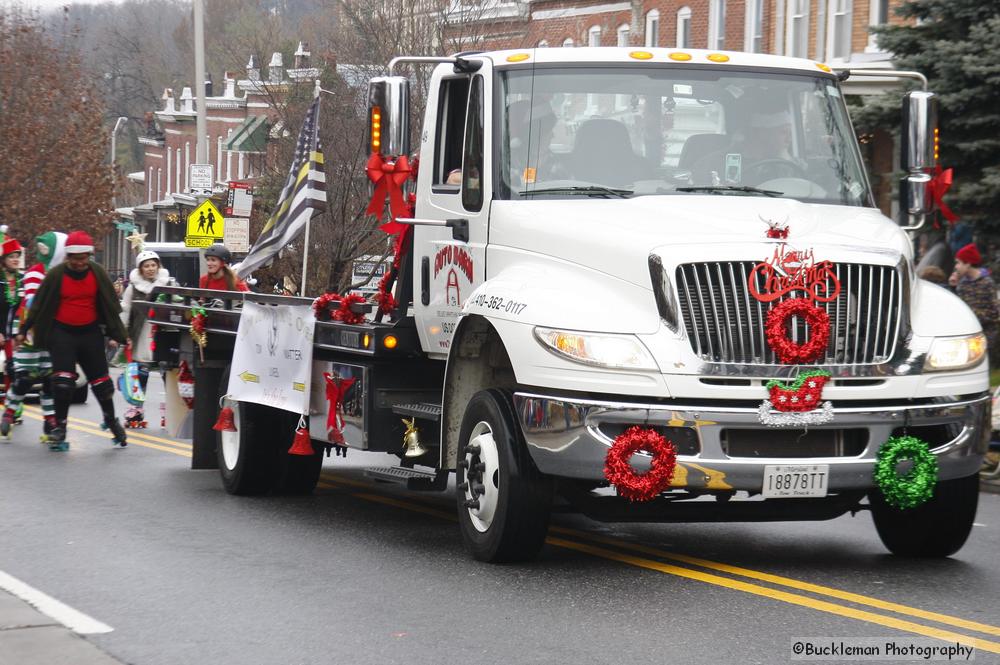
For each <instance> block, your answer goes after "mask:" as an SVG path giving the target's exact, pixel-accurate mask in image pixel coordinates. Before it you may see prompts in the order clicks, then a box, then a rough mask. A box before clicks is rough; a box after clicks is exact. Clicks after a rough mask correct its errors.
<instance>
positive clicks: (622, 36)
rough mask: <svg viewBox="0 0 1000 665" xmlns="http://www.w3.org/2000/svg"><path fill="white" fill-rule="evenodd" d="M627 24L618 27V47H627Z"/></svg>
mask: <svg viewBox="0 0 1000 665" xmlns="http://www.w3.org/2000/svg"><path fill="white" fill-rule="evenodd" d="M628 31H629V27H628V23H625V24H623V25H620V26H618V46H628Z"/></svg>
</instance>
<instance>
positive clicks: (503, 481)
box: [372, 48, 989, 559]
mask: <svg viewBox="0 0 1000 665" xmlns="http://www.w3.org/2000/svg"><path fill="white" fill-rule="evenodd" d="M397 60H399V63H394V64H401V63H403V62H405V61H406V60H407V59H406V58H401V59H397ZM414 60H415V61H416V60H422V61H427V60H432V59H414ZM391 85H397V86H399V87H398V90H397V92H396V93H387V92H386V91H387V90H388V86H391ZM372 89H373V91H374V92H373V99H375V98H379V99H381V100H382V101H381V102H380V103H383V104H385V103H389V104H390V105H393V104H395V105H397V107H396V112H395V113H394V114H393V117H397V118H401V117H406V113H407V111H406V108H407V104H406V102H405V94H406V93H405V79H402V77H392V76H390V77H386V78H384V79H380V80H378V81H375V82H373V88H372ZM399 90H402V92H398V91H399ZM387 94H388V97H386V95H387ZM400 95H403V98H402V99H401V98H400ZM387 99H388V100H391V101H388V102H387V101H386V100H387ZM932 102H933V100H932V96H931V95H926V94H925V95H924V96H922V97H920V96H919V95H918V96H917V97H916V98H914V100H912V101H910V102H908V103H911V105H912V108H913V109H916V110H915V111H914V112H913V113H911V114H910V116H908V123H909V125H908V127H907V129H906V131H904V135H905V136H906V137H907V139H906V146H905V147H904V150H905V151H907V155H904V166H905V167H906V168H907V169H908V171H909V174H908V175H907V178H906V180H905V181H904V183H902V186H901V190H902V191H903V192H904V193H905V198H904V200H903V202H902V203H903V205H902V210H903V213H902V219H900V220H898V221H894V220H892V219H889V218H887V217H886V216H885V215H883V214H882V213H881V212H880V211H879V210H878V209H877V208H876V207H875V204H874V199H873V196H872V191H871V186H870V184H869V182H868V178H867V175H866V173H865V169H864V167H863V164H862V160H861V156H860V152H859V149H858V145H857V141H856V138H855V135H854V131H853V129H852V127H851V123H850V118H849V116H848V113H847V109H846V106H845V104H844V99H843V94H842V92H841V88H840V81H839V79H838V76H837V74H836V73H835V72H833V71H831V69H830V68H829V67H827V66H826V65H823V64H821V63H815V62H812V61H808V60H800V59H793V58H786V57H778V56H767V55H757V54H749V53H736V52H732V53H722V52H708V51H698V50H684V51H679V50H675V49H658V48H650V49H645V50H636V49H627V48H619V49H615V48H578V49H535V50H531V49H529V50H514V51H501V52H491V53H471V54H460V55H459V56H456V57H453V58H444V59H439V64H437V66H436V68H435V69H434V72H433V76H432V78H431V83H430V88H429V90H428V96H427V106H426V114H425V117H424V122H423V128H422V130H420V131H419V134H418V137H419V138H418V145H417V146H416V148H415V150H414V152H416V153H418V155H419V164H420V168H419V174H418V176H417V178H416V183H415V187H414V189H413V193H414V194H415V200H416V205H415V214H414V217H413V219H404V220H401V221H403V222H405V223H408V224H412V225H413V226H414V233H413V244H412V257H411V260H410V270H411V271H412V284H413V307H412V314H413V317H414V321H415V325H416V328H417V332H418V335H419V339H420V343H421V346H422V349H423V351H424V352H425V353H426V354H427V356H428V357H429V358H433V359H440V360H442V361H445V362H446V363H447V371H446V375H445V381H444V387H443V396H442V414H441V422H442V427H441V446H440V460H439V464H440V466H441V467H442V468H444V469H456V470H457V472H458V477H459V484H460V497H459V500H460V508H459V513H460V515H461V516H462V520H461V521H462V526H463V533H464V534H465V535H466V540H467V543H471V545H470V547H471V549H472V550H473V552H474V553H475V554H476V555H477V556H480V557H482V558H490V559H492V558H496V557H498V556H500V555H499V554H498V552H501V553H502V552H511V551H522V550H524V547H523V543H521V544H520V545H519V544H518V543H516V542H513V541H512V540H511V539H514V540H517V539H518V538H522V539H523V538H525V536H524V535H523V534H524V533H525V532H528V531H531V532H532V533H535V534H536V535H537V533H544V530H543V529H542V528H541V526H539V525H540V521H539V520H537V519H536V520H534V521H533V519H532V518H531V517H530V515H532V514H536V513H546V514H547V512H546V511H547V508H546V506H547V503H546V502H547V501H549V500H550V499H549V498H546V497H550V495H551V494H552V493H553V491H556V492H558V493H560V494H562V495H564V496H567V497H570V498H571V500H572V501H573V503H574V504H575V505H577V506H578V507H580V508H581V509H582V510H584V512H587V513H588V514H591V515H593V516H596V517H602V518H607V519H635V518H636V515H637V514H639V513H643V514H646V515H647V516H649V518H650V519H661V520H666V521H670V520H675V521H683V520H719V521H724V520H731V519H745V520H782V519H827V518H830V517H835V516H837V515H840V514H842V513H844V512H845V511H847V510H853V509H856V508H857V507H858V506H868V507H871V508H872V510H873V513H874V516H875V521H876V526H877V527H878V529H879V533H880V535H881V536H882V538H883V541H884V542H885V543H886V544H887V545H888V546H889V548H890V549H892V550H893V551H896V552H899V553H906V554H937V555H945V554H950V553H951V552H953V551H955V550H956V549H957V548H958V547H960V546H961V543H962V542H964V540H965V537H966V535H967V534H968V531H969V528H970V526H971V521H972V516H973V515H974V513H975V496H976V490H975V485H976V482H977V477H976V473H977V470H978V468H979V465H980V462H981V459H982V453H983V452H984V450H985V445H986V441H987V437H988V435H989V424H988V423H989V400H988V396H987V392H986V391H987V389H988V368H987V362H986V359H985V342H984V338H983V336H982V332H981V329H980V326H979V324H978V322H977V320H976V318H975V316H974V315H973V314H972V312H971V311H970V310H969V309H968V308H967V307H966V306H965V305H964V304H963V303H962V302H961V301H960V300H959V299H958V298H957V297H956V296H954V295H953V294H951V293H950V292H948V291H947V290H945V289H942V288H940V287H937V286H935V285H932V284H930V283H928V282H925V281H922V280H920V279H918V278H917V277H916V275H915V273H914V268H913V250H912V243H911V242H910V239H909V237H908V236H907V233H906V230H905V227H906V226H907V225H916V224H919V223H920V222H921V221H922V218H923V217H924V216H925V215H926V214H928V213H929V212H930V204H929V203H928V198H927V191H926V185H927V182H928V181H929V180H930V177H931V176H930V175H928V174H929V172H930V170H931V168H932V167H933V165H934V163H933V145H932V144H933V140H934V137H935V133H934V126H933V122H934V119H933V104H932ZM387 115H388V114H387ZM402 124H403V123H402V122H396V123H395V124H394V125H393V124H392V123H391V121H390V126H388V127H387V128H385V132H386V133H387V134H389V135H390V136H396V137H397V138H398V137H399V136H400V134H399V133H398V132H399V131H402V130H408V126H406V127H405V128H404V127H402ZM393 130H396V133H395V134H393ZM386 143H387V144H388V143H389V141H387V142H386ZM404 144H405V139H403V138H398V140H397V146H402V145H404ZM407 151H408V150H407ZM390 152H391V151H390ZM794 298H800V299H807V300H808V301H809V302H810V303H811V305H812V307H813V308H814V309H813V310H811V311H815V310H819V311H821V312H822V315H823V317H824V321H828V326H829V331H828V332H829V334H828V341H826V343H825V344H824V345H823V348H822V349H819V350H818V351H817V353H816V354H814V355H813V357H811V358H810V359H809V360H808V362H787V361H783V360H782V357H781V353H779V350H778V349H776V346H775V344H774V343H773V337H772V335H775V334H778V332H776V330H773V329H770V328H774V326H773V325H771V326H770V328H769V312H770V311H771V310H772V309H774V308H776V307H777V306H778V305H780V304H781V303H783V302H785V301H787V300H791V299H794ZM781 323H782V325H781V331H780V332H781V334H780V335H779V336H780V337H782V338H783V339H784V340H785V342H784V344H785V345H789V344H790V345H793V346H794V345H799V346H801V345H804V344H805V340H807V339H809V338H812V337H813V336H814V335H815V334H816V331H815V330H813V329H812V328H811V326H810V322H809V321H808V320H807V317H804V316H802V315H801V314H799V315H790V316H788V317H786V318H785V319H784V320H783V321H782V322H781ZM824 325H826V324H824ZM807 371H821V372H825V373H826V374H827V375H828V380H827V383H826V385H825V387H824V388H823V392H822V400H823V402H824V408H825V409H827V411H828V413H827V416H828V418H827V420H825V421H822V420H821V419H819V418H812V417H811V416H801V417H798V419H796V418H794V417H793V418H791V419H788V418H786V419H784V420H783V421H781V423H782V424H775V423H774V422H769V421H767V419H766V418H764V416H763V411H762V409H763V401H764V400H765V398H766V397H767V396H768V386H769V384H771V383H773V382H775V381H779V382H780V381H786V382H788V383H792V382H794V381H795V379H796V378H797V377H799V376H800V375H802V374H803V373H804V372H807ZM769 404H770V403H769ZM772 406H773V405H772ZM779 420H780V419H779ZM633 426H641V427H644V428H651V429H653V430H655V431H656V432H658V433H659V434H661V435H662V436H663V437H664V438H665V439H667V440H669V441H670V442H671V443H672V444H673V446H674V448H675V449H676V452H677V458H676V460H677V464H676V471H675V473H674V475H673V478H672V480H671V482H670V492H669V493H667V494H664V495H662V496H660V497H658V498H657V501H655V502H650V503H651V504H653V503H655V504H658V508H656V509H653V508H652V506H642V507H641V508H643V509H644V510H643V511H640V510H639V508H640V507H639V506H636V505H633V504H630V503H629V502H627V501H623V500H622V499H621V498H620V497H619V496H615V493H614V492H613V491H608V484H609V483H608V480H607V478H606V473H605V462H606V460H607V457H608V452H609V450H610V449H611V447H612V446H613V445H614V442H615V441H616V439H617V438H618V437H620V436H622V434H623V433H624V432H625V431H626V430H628V429H629V428H630V427H633ZM910 435H912V436H916V437H918V438H919V439H920V440H921V441H923V442H925V443H926V445H927V448H928V449H929V450H930V452H931V453H932V454H933V456H934V458H935V459H936V462H937V465H938V476H937V479H938V486H937V487H938V489H937V492H936V494H935V497H934V499H932V500H931V501H929V502H928V503H927V504H925V505H923V506H921V507H920V508H914V509H912V510H909V511H904V510H898V509H895V508H893V507H891V506H886V504H885V502H884V501H882V499H881V498H880V495H879V493H878V492H877V491H876V489H875V485H874V480H873V469H874V468H875V465H876V462H877V456H878V454H879V451H880V448H881V447H882V445H883V444H884V443H886V442H887V441H888V440H890V439H892V438H893V437H899V436H910ZM651 458H652V456H651V455H650V454H648V453H647V452H642V451H640V452H639V453H638V454H636V455H635V456H634V457H632V460H631V463H632V465H633V467H635V468H636V469H637V470H638V471H639V472H641V471H644V470H647V469H649V468H650V461H651ZM904 466H905V464H904ZM474 469H479V471H478V472H472V477H471V479H470V478H469V474H470V470H474ZM817 473H818V474H820V476H819V480H818V481H817V480H816V478H817V475H816V474H817ZM802 474H804V475H805V477H809V478H812V480H811V481H810V484H809V486H808V487H806V486H805V485H803V487H802V488H801V489H802V491H798V490H797V489H796V490H794V491H782V490H784V489H786V488H777V489H775V487H774V484H775V482H777V483H778V484H779V485H780V484H781V483H782V482H787V479H788V478H789V477H793V478H796V479H797V478H799V477H800V475H802ZM810 474H812V475H811V476H810ZM776 479H777V480H776ZM795 482H797V480H796V481H795ZM769 485H770V487H769ZM511 488H514V489H513V490H512V489H511ZM553 488H554V489H553ZM462 492H464V495H463V494H462ZM511 492H514V493H519V494H520V495H521V496H520V498H518V497H514V498H510V496H509V495H510V494H511ZM505 493H506V494H507V496H505ZM866 496H868V497H869V502H868V503H867V504H865V503H864V502H863V500H864V499H865V497H866ZM704 497H708V498H709V500H708V501H704V500H702V501H692V499H700V498H704ZM761 497H763V498H764V499H765V500H764V501H760V500H759V499H760V498H761ZM949 514H950V515H951V516H952V518H954V516H955V515H959V516H960V517H958V518H957V522H958V523H960V524H956V519H951V518H947V517H945V516H946V515H949ZM512 519H513V520H521V521H524V522H526V523H531V524H534V525H535V527H534V531H532V529H531V528H529V527H525V528H523V529H521V530H520V531H518V533H521V535H520V536H519V535H513V536H511V535H510V534H509V533H507V532H511V531H512V529H511V528H509V527H505V526H504V524H503V523H501V522H503V521H505V520H512ZM928 519H931V520H932V521H935V520H936V522H940V523H941V527H940V528H941V531H938V532H937V533H936V535H934V536H933V537H930V536H928V537H923V538H921V537H920V536H915V535H913V531H914V530H915V529H916V528H917V526H918V525H919V524H921V523H924V524H926V521H927V520H928ZM513 531H517V530H516V529H514V530H513ZM497 534H499V535H497ZM529 539H530V538H529ZM535 540H536V541H537V542H536V545H538V544H539V543H540V542H541V541H540V540H537V538H535ZM539 546H540V545H539ZM528 549H530V547H528Z"/></svg>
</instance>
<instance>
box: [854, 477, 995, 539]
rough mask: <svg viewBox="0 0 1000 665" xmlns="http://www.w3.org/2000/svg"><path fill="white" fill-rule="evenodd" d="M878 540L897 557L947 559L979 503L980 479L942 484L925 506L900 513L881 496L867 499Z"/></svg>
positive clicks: (966, 534)
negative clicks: (869, 503)
mask: <svg viewBox="0 0 1000 665" xmlns="http://www.w3.org/2000/svg"><path fill="white" fill-rule="evenodd" d="M868 500H869V501H870V502H871V506H872V519H873V520H874V521H875V529H876V530H877V531H878V535H879V538H881V539H882V543H883V544H884V545H885V546H886V548H888V550H889V551H890V552H892V553H893V554H896V555H898V556H910V557H946V556H950V555H952V554H954V553H955V552H957V551H958V550H960V549H961V548H962V545H964V544H965V540H966V539H967V538H968V537H969V532H970V531H971V530H972V523H973V522H974V521H975V518H976V506H977V505H978V503H979V475H978V474H975V475H971V476H968V477H966V478H956V479H954V480H943V481H941V482H939V483H938V484H937V487H935V488H934V496H933V497H931V498H930V499H929V500H928V501H927V502H926V503H924V504H922V505H920V506H917V507H916V508H910V509H908V510H900V509H898V508H895V507H893V506H890V505H889V504H887V503H886V502H885V499H884V498H883V497H882V494H881V493H880V492H877V491H876V492H872V493H871V494H869V495H868Z"/></svg>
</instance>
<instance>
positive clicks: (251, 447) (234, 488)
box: [216, 369, 275, 495]
mask: <svg viewBox="0 0 1000 665" xmlns="http://www.w3.org/2000/svg"><path fill="white" fill-rule="evenodd" d="M219 385H220V387H219V390H220V391H221V392H222V393H223V394H224V393H225V392H226V389H227V387H228V385H229V369H227V370H226V371H225V372H224V373H223V375H222V382H221V383H220V384H219ZM221 398H222V396H221V395H220V399H221ZM222 402H223V405H224V406H228V407H229V408H231V409H232V410H233V422H234V424H235V425H236V431H235V432H216V436H217V439H216V450H217V451H218V458H219V473H220V475H221V476H222V485H223V486H224V487H225V488H226V491H227V492H229V493H230V494H242V495H256V494H265V493H267V492H268V491H270V489H271V485H272V483H273V478H274V467H275V455H274V444H273V443H272V437H271V432H270V431H269V428H268V423H269V421H268V419H267V418H266V417H265V416H266V415H267V414H266V413H265V411H266V408H267V407H263V406H260V405H258V404H250V403H247V402H237V401H235V400H230V399H224V400H222Z"/></svg>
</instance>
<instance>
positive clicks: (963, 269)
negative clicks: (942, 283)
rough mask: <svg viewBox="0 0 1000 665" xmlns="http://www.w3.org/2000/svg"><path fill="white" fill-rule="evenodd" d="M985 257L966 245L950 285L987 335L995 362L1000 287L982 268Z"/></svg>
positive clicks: (957, 258)
mask: <svg viewBox="0 0 1000 665" xmlns="http://www.w3.org/2000/svg"><path fill="white" fill-rule="evenodd" d="M982 262H983V257H982V256H981V255H980V254H979V250H978V249H977V248H976V245H975V243H971V242H970V243H969V244H968V245H965V246H964V247H962V248H961V249H959V250H958V251H957V252H955V272H954V273H952V275H951V279H949V280H948V283H949V284H951V285H952V286H953V287H955V293H956V294H958V297H959V298H961V299H962V300H964V301H965V304H966V305H968V306H969V307H970V308H971V309H972V311H973V312H974V313H975V315H976V318H977V319H979V324H980V325H981V326H982V327H983V332H984V333H985V334H986V343H987V348H988V349H989V351H990V361H991V362H996V361H997V359H998V357H1000V354H998V351H1000V346H998V345H1000V307H998V306H997V286H996V284H995V283H994V282H993V278H992V277H990V275H989V271H988V270H986V269H985V268H982V267H980V266H981V264H982Z"/></svg>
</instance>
